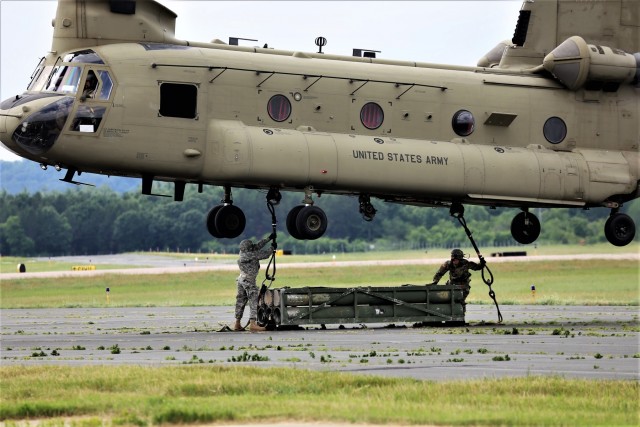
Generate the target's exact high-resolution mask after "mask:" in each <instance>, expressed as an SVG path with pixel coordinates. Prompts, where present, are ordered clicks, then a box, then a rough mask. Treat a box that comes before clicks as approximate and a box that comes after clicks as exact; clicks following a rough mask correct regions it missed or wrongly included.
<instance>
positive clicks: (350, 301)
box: [258, 285, 466, 329]
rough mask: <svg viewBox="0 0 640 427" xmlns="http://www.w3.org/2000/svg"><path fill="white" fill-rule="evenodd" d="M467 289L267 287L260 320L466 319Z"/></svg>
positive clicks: (283, 323) (280, 323)
mask: <svg viewBox="0 0 640 427" xmlns="http://www.w3.org/2000/svg"><path fill="white" fill-rule="evenodd" d="M465 289H466V286H461V285H403V286H390V287H355V288H328V287H304V288H289V287H283V288H278V289H266V291H263V292H262V293H261V294H260V297H259V299H258V323H259V324H261V325H267V326H268V327H269V328H270V329H274V328H278V327H290V326H301V325H329V324H346V323H358V324H361V323H397V322H414V323H424V324H447V325H464V324H465V319H464V291H465Z"/></svg>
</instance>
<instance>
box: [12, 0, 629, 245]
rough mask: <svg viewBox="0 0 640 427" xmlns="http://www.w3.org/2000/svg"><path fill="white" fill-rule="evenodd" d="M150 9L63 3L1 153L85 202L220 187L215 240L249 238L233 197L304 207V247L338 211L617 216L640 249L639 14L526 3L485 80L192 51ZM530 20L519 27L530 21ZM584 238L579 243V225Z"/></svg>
mask: <svg viewBox="0 0 640 427" xmlns="http://www.w3.org/2000/svg"><path fill="white" fill-rule="evenodd" d="M176 18H177V16H176V15H175V14H174V13H173V12H171V11H170V10H168V9H167V8H165V7H164V6H162V5H160V4H158V3H156V2H155V1H151V0H137V1H135V0H119V1H109V0H96V1H81V0H77V1H76V0H59V3H58V10H57V14H56V17H55V20H54V21H53V25H54V35H53V43H52V52H50V53H48V54H47V55H46V56H45V57H44V58H43V59H42V60H41V62H40V64H38V66H37V68H36V70H35V72H34V73H33V76H32V80H31V83H30V84H29V87H28V88H27V91H26V92H24V93H23V94H20V95H16V96H15V97H12V98H10V99H7V100H4V101H3V102H2V104H1V105H0V141H2V144H3V145H4V146H5V147H7V148H8V149H9V150H11V151H12V152H14V153H16V154H18V155H19V156H22V157H24V158H27V159H30V160H32V161H35V162H39V163H40V164H41V166H42V167H43V168H46V167H47V166H48V165H52V166H55V168H56V169H58V170H59V169H61V168H65V169H67V172H66V175H65V177H64V179H63V181H66V182H70V183H74V184H80V182H78V181H76V180H74V177H75V176H76V174H77V175H80V174H81V173H98V174H107V175H117V176H127V177H139V178H141V179H142V192H143V193H144V194H151V193H152V184H153V182H154V181H169V182H174V183H175V195H174V197H175V199H176V200H182V198H183V196H184V189H185V185H186V184H187V183H189V184H197V185H198V186H199V189H202V186H203V185H215V186H222V187H224V190H225V196H224V200H223V202H222V204H220V205H219V206H215V207H214V208H213V209H211V211H210V212H209V214H208V216H207V221H206V223H207V228H208V230H209V232H210V233H211V234H212V235H213V236H214V237H218V238H232V237H237V236H238V235H239V234H240V233H242V231H243V230H244V226H245V216H244V214H243V212H242V210H241V209H240V208H238V207H237V206H235V205H233V201H232V188H238V187H243V188H254V189H269V190H270V191H269V195H268V196H267V197H268V199H269V198H270V199H271V200H273V201H277V200H279V196H280V191H281V190H282V191H285V190H286V191H300V192H304V200H303V202H302V204H301V205H299V206H296V207H295V208H293V209H292V210H291V211H290V212H289V214H288V216H287V222H286V224H287V229H288V231H289V233H290V234H291V235H292V236H294V237H296V238H299V239H316V238H318V237H320V236H322V235H323V233H324V232H325V230H326V227H327V217H326V215H325V214H324V212H323V211H322V210H321V209H320V208H319V207H318V206H316V205H314V202H313V196H314V194H315V195H320V194H322V193H332V194H343V195H349V196H357V197H359V201H360V212H361V213H362V215H363V217H364V219H366V220H371V219H373V217H374V215H375V213H376V210H375V208H374V207H373V205H372V204H371V199H372V198H377V199H382V200H384V201H388V202H397V203H405V204H412V205H421V206H442V207H448V208H450V210H451V213H452V215H454V216H455V215H462V212H463V205H464V204H475V205H484V206H489V207H496V206H502V207H513V208H520V209H521V210H522V212H520V213H518V214H517V215H516V216H515V218H514V220H513V222H512V226H511V231H512V234H513V237H514V238H515V240H517V241H518V242H520V243H524V244H526V243H531V242H533V241H535V240H536V238H537V237H538V235H539V233H540V223H539V221H538V219H537V218H536V217H535V216H534V215H533V214H532V213H531V212H529V209H530V208H534V207H558V208H561V207H582V208H595V207H604V208H608V209H611V215H610V217H609V219H608V220H607V222H606V225H605V230H604V232H605V235H606V237H607V239H608V240H609V242H611V243H612V244H614V245H617V246H623V245H626V244H628V243H629V242H630V241H631V240H633V238H634V236H635V224H634V221H633V219H632V218H630V217H629V216H628V215H626V214H623V213H620V212H618V210H619V208H620V206H622V204H623V203H625V202H628V201H630V200H633V199H635V198H637V197H638V196H639V195H640V193H639V189H638V181H639V179H640V157H639V155H638V145H639V144H640V124H639V123H640V120H639V115H640V97H639V95H640V88H639V81H640V2H638V1H636V0H610V1H598V0H594V1H578V0H544V1H538V0H535V1H525V2H524V4H523V6H522V10H521V11H520V16H519V18H518V20H517V25H516V29H515V34H514V36H513V38H512V39H511V40H509V41H505V42H502V43H499V44H498V46H496V47H495V48H494V49H493V50H491V51H490V52H489V53H488V54H487V55H486V56H485V57H484V58H482V59H481V60H480V62H479V63H478V66H477V67H460V66H449V65H436V64H428V63H418V62H411V61H406V62H405V61H396V60H385V59H380V58H376V52H374V51H358V50H355V49H354V56H351V57H349V56H338V55H330V54H327V53H322V52H321V51H322V47H323V46H324V45H325V44H326V40H324V39H323V38H322V37H319V38H318V39H317V40H316V44H317V45H318V46H319V48H320V50H319V52H318V53H306V52H292V51H285V50H274V49H269V48H268V47H266V46H265V47H263V48H258V47H255V48H254V47H244V46H239V45H238V39H230V40H229V43H228V44H227V43H224V42H222V41H220V40H213V41H212V42H211V43H200V42H191V41H182V40H177V39H176V38H175V36H174V30H175V22H176ZM514 20H515V19H514ZM568 226H570V224H568Z"/></svg>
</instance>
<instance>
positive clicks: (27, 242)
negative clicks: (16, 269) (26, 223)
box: [0, 216, 36, 256]
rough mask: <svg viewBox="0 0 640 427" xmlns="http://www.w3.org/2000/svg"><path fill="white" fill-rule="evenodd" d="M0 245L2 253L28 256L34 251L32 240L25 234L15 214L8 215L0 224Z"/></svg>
mask: <svg viewBox="0 0 640 427" xmlns="http://www.w3.org/2000/svg"><path fill="white" fill-rule="evenodd" d="M0 245H1V246H0V253H2V254H3V255H14V256H30V255H34V254H35V253H36V251H35V249H36V248H35V244H34V242H33V240H31V238H29V237H27V236H26V235H25V232H24V229H23V228H22V224H21V223H20V218H19V217H17V216H10V217H9V218H7V220H6V221H5V222H4V223H2V224H0Z"/></svg>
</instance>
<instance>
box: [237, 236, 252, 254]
mask: <svg viewBox="0 0 640 427" xmlns="http://www.w3.org/2000/svg"><path fill="white" fill-rule="evenodd" d="M252 249H253V242H252V241H251V240H249V239H246V240H243V241H242V242H240V250H241V251H243V252H246V251H250V250H252Z"/></svg>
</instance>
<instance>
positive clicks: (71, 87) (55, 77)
mask: <svg viewBox="0 0 640 427" xmlns="http://www.w3.org/2000/svg"><path fill="white" fill-rule="evenodd" d="M81 75H82V69H81V68H80V67H70V66H68V65H58V66H57V67H56V68H55V69H54V70H53V74H52V75H51V78H50V79H49V82H48V83H47V86H46V88H45V89H44V90H45V91H48V92H61V93H65V94H74V95H75V94H76V92H78V83H79V82H80V76H81Z"/></svg>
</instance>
